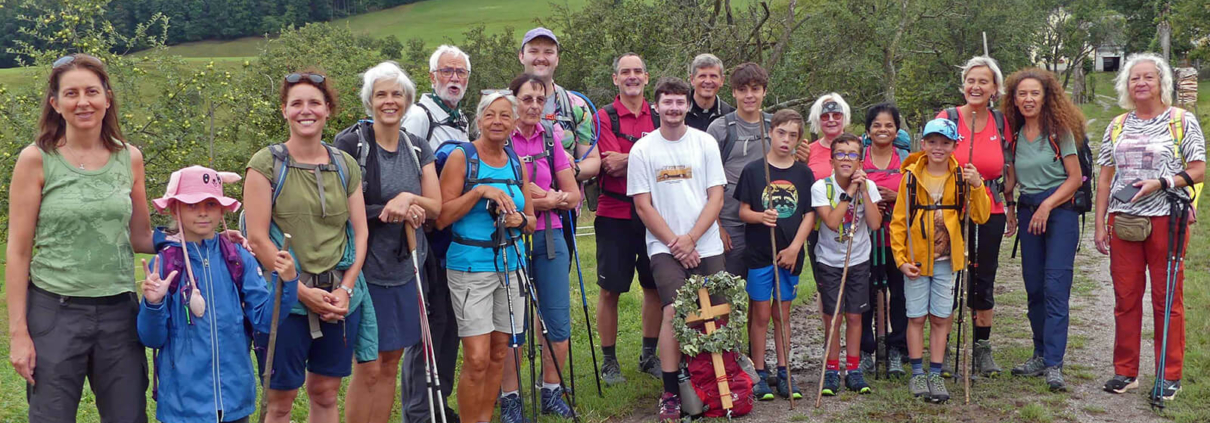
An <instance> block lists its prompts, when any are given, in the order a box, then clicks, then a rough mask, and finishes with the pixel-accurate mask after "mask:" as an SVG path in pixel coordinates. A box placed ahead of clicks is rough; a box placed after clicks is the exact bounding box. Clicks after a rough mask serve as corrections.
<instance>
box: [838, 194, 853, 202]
mask: <svg viewBox="0 0 1210 423" xmlns="http://www.w3.org/2000/svg"><path fill="white" fill-rule="evenodd" d="M839 201H848V202H850V203H852V202H853V197H851V196H849V193H847V192H842V193H840V200H839ZM839 201H838V202H839Z"/></svg>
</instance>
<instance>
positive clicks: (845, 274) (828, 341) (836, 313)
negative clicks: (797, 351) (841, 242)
mask: <svg viewBox="0 0 1210 423" xmlns="http://www.w3.org/2000/svg"><path fill="white" fill-rule="evenodd" d="M862 189H865V187H862ZM853 209H854V206H853V204H852V203H850V204H849V210H853ZM853 216H854V218H853V225H852V226H851V227H850V229H849V230H848V231H847V232H848V237H849V240H848V242H846V246H845V251H844V270H843V271H842V272H840V290H839V292H837V293H836V306H835V307H833V311H832V324H831V325H828V331H827V334H828V336H827V337H825V338H824V339H823V342H824V347H823V359H822V360H820V361H819V386H818V387H816V389H815V408H819V407H820V406H822V405H823V378H824V374H825V373H826V372H827V369H828V365H827V363H828V356H829V355H832V337H833V336H836V328H837V327H838V326H840V305H841V304H844V286H845V282H847V281H848V279H849V258H850V257H851V256H852V254H853V238H855V237H856V236H857V225H858V223H859V222H858V221H857V218H856V216H857V213H856V212H854V213H853ZM840 230H841V232H840V233H841V234H842V235H843V234H844V233H845V232H846V231H845V230H844V221H841V223H840ZM846 342H852V341H851V340H846ZM791 396H792V395H791Z"/></svg>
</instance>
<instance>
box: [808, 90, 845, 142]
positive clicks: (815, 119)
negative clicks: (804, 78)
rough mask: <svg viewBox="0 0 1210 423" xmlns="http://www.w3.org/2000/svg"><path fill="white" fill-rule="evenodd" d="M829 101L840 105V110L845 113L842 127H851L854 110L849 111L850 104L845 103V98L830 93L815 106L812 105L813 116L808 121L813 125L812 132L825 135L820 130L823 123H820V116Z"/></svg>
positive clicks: (823, 96)
mask: <svg viewBox="0 0 1210 423" xmlns="http://www.w3.org/2000/svg"><path fill="white" fill-rule="evenodd" d="M828 101H835V102H836V103H837V104H839V105H840V110H843V111H844V120H842V121H841V126H842V127H844V128H848V127H849V122H850V121H851V119H852V116H853V113H852V110H849V103H847V102H845V101H844V97H841V96H840V94H837V93H828V94H824V95H822V96H820V97H819V99H817V100H815V104H812V105H811V114H810V115H809V116H810V117H809V118H808V119H807V120H808V121H810V123H811V132H814V133H816V134H823V132H822V130H821V129H820V127H821V122H820V121H819V117H820V116H819V115H820V114H822V113H823V104H824V103H827V102H828Z"/></svg>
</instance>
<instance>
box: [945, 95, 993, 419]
mask: <svg viewBox="0 0 1210 423" xmlns="http://www.w3.org/2000/svg"><path fill="white" fill-rule="evenodd" d="M978 115H979V112H976V111H975V109H974V108H973V107H972V108H971V137H970V139H969V140H967V141H968V147H967V149H966V163H967V164H971V163H974V160H975V125H976V124H977V123H978V122H979V117H978ZM992 119H994V117H993V116H991V115H988V123H989V124H994V123H995V122H992V121H991V120H992ZM964 175H965V173H964ZM962 184H963V187H962V189H964V190H966V191H967V196H966V204H965V206H966V213H963V214H964V216H963V223H962V236H963V237H966V236H967V235H971V237H972V238H974V241H975V242H974V243H972V244H968V245H963V247H964V248H963V249H962V256H963V257H962V259H963V262H964V263H965V264H966V266H963V269H962V272H961V273H964V274H965V275H966V277H965V278H963V279H962V280H961V282H959V287H958V289H959V292H958V298H959V300H958V307H959V309H958V335H957V338H958V344H957V345H955V348H956V349H955V351H954V354H955V355H957V357H955V359H956V360H955V363H956V365H957V366H958V368H961V369H963V371H964V372H965V373H963V374H964V375H965V377H964V378H963V379H964V380H963V382H962V384H963V385H962V392H963V394H964V395H965V396H966V404H970V403H971V369H970V368H969V367H970V366H969V364H971V363H969V361H970V360H969V358H968V357H967V354H969V353H970V351H969V350H967V351H966V353H967V354H964V353H963V352H962V346H963V341H962V336H963V335H964V331H963V326H964V324H965V323H966V316H965V315H964V313H963V312H964V311H965V310H966V301H967V298H966V297H967V295H966V290H965V289H963V288H964V287H963V286H961V285H966V286H967V287H969V286H971V285H972V284H973V283H972V281H971V268H972V267H974V266H975V264H973V263H971V253H970V252H971V248H972V247H973V248H975V249H976V251H977V249H978V248H979V246H978V244H979V232H978V229H976V230H975V233H973V234H971V233H970V230H971V203H972V200H971V198H972V197H973V195H971V194H970V191H971V188H970V181H966V180H965V178H963V181H962ZM974 312H975V311H974V310H971V313H972V314H974ZM971 338H972V341H973V338H974V337H973V336H972V337H971ZM954 373H955V374H956V373H957V369H954Z"/></svg>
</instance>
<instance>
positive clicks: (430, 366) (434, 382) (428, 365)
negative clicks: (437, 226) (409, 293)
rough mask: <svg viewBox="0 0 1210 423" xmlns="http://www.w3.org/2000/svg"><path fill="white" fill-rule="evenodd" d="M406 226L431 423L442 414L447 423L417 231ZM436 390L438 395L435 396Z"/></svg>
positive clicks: (442, 418)
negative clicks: (410, 249) (434, 403)
mask: <svg viewBox="0 0 1210 423" xmlns="http://www.w3.org/2000/svg"><path fill="white" fill-rule="evenodd" d="M417 230H419V229H418V228H410V227H408V225H404V228H403V231H404V233H405V234H406V237H407V241H408V245H409V246H411V247H412V274H413V276H414V277H415V278H416V295H417V303H418V304H419V306H420V348H421V349H422V350H424V384H425V388H426V389H425V391H427V393H428V399H429V422H430V423H437V413H438V412H440V413H441V423H447V422H446V417H445V398H444V397H443V396H442V395H441V378H440V377H438V374H437V354H436V350H435V349H433V332H432V331H431V330H429V315H428V307H427V306H425V302H424V288H422V287H421V286H420V284H421V282H420V259H419V258H418V257H417V254H418V251H419V248H418V247H417V245H416V231H417ZM434 389H436V391H437V394H436V395H433V390H434ZM434 396H436V397H437V402H436V403H437V407H436V408H434V407H433V397H434Z"/></svg>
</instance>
